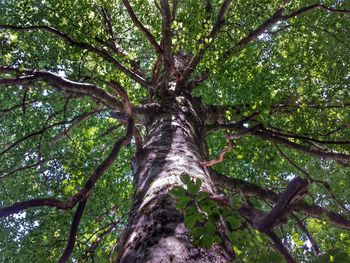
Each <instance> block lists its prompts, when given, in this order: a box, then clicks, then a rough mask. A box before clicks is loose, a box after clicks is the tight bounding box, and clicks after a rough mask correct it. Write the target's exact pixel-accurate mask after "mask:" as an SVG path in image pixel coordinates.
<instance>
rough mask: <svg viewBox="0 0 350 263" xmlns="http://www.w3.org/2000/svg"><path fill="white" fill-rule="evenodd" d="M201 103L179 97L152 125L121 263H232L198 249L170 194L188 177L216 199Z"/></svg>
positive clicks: (140, 158)
mask: <svg viewBox="0 0 350 263" xmlns="http://www.w3.org/2000/svg"><path fill="white" fill-rule="evenodd" d="M200 108H201V107H200V102H199V101H197V100H195V99H193V98H189V97H184V96H174V97H169V98H167V99H166V100H165V101H163V102H162V107H161V108H160V110H159V111H158V112H156V113H155V114H154V115H153V116H150V117H149V119H148V123H147V124H146V127H147V137H146V141H145V144H144V148H143V150H142V151H141V152H139V153H138V154H137V156H136V158H135V164H134V174H135V181H134V185H135V193H134V198H133V207H132V210H131V213H130V218H129V223H128V226H127V228H126V231H125V232H124V238H123V239H124V240H121V242H122V247H121V249H120V251H119V253H118V254H119V255H118V259H117V261H119V262H125V263H130V262H152V263H156V262H228V261H229V256H228V253H227V252H225V249H224V248H223V247H220V246H219V245H214V246H213V247H212V248H211V249H210V250H206V249H202V248H196V247H194V246H193V244H192V241H191V238H190V235H189V234H190V233H189V230H188V229H187V228H186V227H185V226H184V223H183V216H182V214H181V213H180V212H179V211H177V210H176V209H175V208H174V200H173V199H172V198H171V197H170V196H169V194H168V192H169V190H170V189H172V188H173V187H174V186H175V185H182V182H181V180H180V175H181V174H183V173H186V174H188V175H190V176H191V177H192V178H199V179H201V180H202V181H203V184H202V190H205V191H208V192H210V193H215V187H214V185H213V183H212V182H211V180H210V177H209V172H208V170H207V169H206V168H203V167H201V166H200V164H199V162H200V161H203V160H206V155H207V151H206V145H205V141H204V137H202V134H203V133H202V131H203V123H202V120H201V116H203V115H202V112H201V111H200Z"/></svg>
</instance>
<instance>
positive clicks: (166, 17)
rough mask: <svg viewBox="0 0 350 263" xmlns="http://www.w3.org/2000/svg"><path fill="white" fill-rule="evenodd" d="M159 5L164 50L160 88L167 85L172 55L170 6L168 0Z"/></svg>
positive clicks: (171, 65)
mask: <svg viewBox="0 0 350 263" xmlns="http://www.w3.org/2000/svg"><path fill="white" fill-rule="evenodd" d="M160 6H161V9H162V36H163V38H162V43H163V50H164V54H163V57H164V68H165V71H164V74H163V83H162V87H161V88H162V89H164V90H165V89H166V88H167V87H168V83H169V79H170V75H171V71H172V68H173V57H172V54H171V14H170V6H169V2H168V0H161V1H160Z"/></svg>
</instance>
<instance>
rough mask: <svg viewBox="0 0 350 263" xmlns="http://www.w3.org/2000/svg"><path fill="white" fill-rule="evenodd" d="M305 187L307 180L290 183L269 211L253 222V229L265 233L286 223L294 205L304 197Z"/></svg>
mask: <svg viewBox="0 0 350 263" xmlns="http://www.w3.org/2000/svg"><path fill="white" fill-rule="evenodd" d="M307 185H308V182H307V180H305V179H302V178H300V177H296V178H294V179H293V180H292V181H290V182H289V184H288V186H287V188H286V190H285V191H284V192H283V193H282V194H281V195H280V196H279V198H278V201H277V202H276V203H275V205H274V207H273V208H272V209H271V211H270V212H268V213H267V214H266V215H264V216H263V217H261V218H259V220H258V221H255V222H254V225H255V227H256V228H257V229H259V230H260V231H263V232H266V231H270V230H272V229H273V228H274V227H275V226H277V225H279V224H281V223H284V222H286V221H287V219H288V217H289V215H290V214H291V213H292V212H293V209H294V207H295V205H296V204H297V203H298V202H299V201H300V200H301V199H302V198H304V196H305V195H306V193H307V189H306V187H307Z"/></svg>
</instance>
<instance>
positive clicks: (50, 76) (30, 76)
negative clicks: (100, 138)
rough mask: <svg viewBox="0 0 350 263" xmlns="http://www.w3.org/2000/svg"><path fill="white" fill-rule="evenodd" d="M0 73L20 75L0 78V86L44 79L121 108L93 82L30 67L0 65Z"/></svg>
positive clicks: (53, 84) (114, 107) (51, 83)
mask: <svg viewBox="0 0 350 263" xmlns="http://www.w3.org/2000/svg"><path fill="white" fill-rule="evenodd" d="M0 73H17V74H21V75H22V76H17V77H14V78H3V79H0V86H10V85H24V84H29V83H32V82H34V81H44V82H46V83H48V84H50V85H52V86H54V87H58V88H60V89H62V90H64V91H70V92H77V93H83V94H86V95H89V96H91V97H93V98H96V99H98V100H99V101H101V102H102V103H104V104H105V105H107V106H109V107H111V108H113V109H122V108H123V105H122V103H121V102H120V101H118V100H117V99H116V98H115V97H114V96H112V95H111V94H109V93H108V92H106V91H104V90H103V89H101V88H99V87H97V86H96V85H94V84H90V83H81V82H75V81H71V80H69V79H66V78H64V77H61V76H59V75H57V74H55V73H52V72H49V71H45V70H31V69H24V70H20V69H17V68H11V67H0ZM23 74H25V75H23Z"/></svg>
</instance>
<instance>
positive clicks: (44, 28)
mask: <svg viewBox="0 0 350 263" xmlns="http://www.w3.org/2000/svg"><path fill="white" fill-rule="evenodd" d="M0 28H1V29H9V30H14V31H35V30H40V31H47V32H50V33H52V34H54V35H56V36H58V37H60V38H62V39H63V40H64V41H66V42H67V43H68V44H70V45H72V46H75V47H78V48H81V49H86V50H88V51H90V52H92V53H94V54H96V55H99V56H101V57H102V58H104V59H105V60H106V61H108V62H110V63H111V64H113V65H114V66H115V67H116V68H117V69H119V70H120V71H122V72H123V73H124V74H125V75H127V76H129V77H130V78H132V79H133V80H134V81H136V82H138V83H139V84H141V85H143V86H145V87H149V86H150V85H151V83H149V82H148V81H147V80H146V79H145V78H144V77H143V76H140V75H138V74H137V73H135V72H133V71H131V70H130V69H128V68H127V67H125V66H124V65H123V64H121V63H120V62H118V61H117V60H116V59H115V58H113V56H111V55H110V54H109V53H108V52H107V51H106V50H103V49H98V48H96V47H94V46H92V45H90V44H87V43H83V42H78V41H76V40H75V39H73V38H71V37H70V36H69V35H67V34H66V33H63V32H61V31H59V30H57V29H55V28H53V27H50V26H45V25H34V26H14V25H4V24H0Z"/></svg>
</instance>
